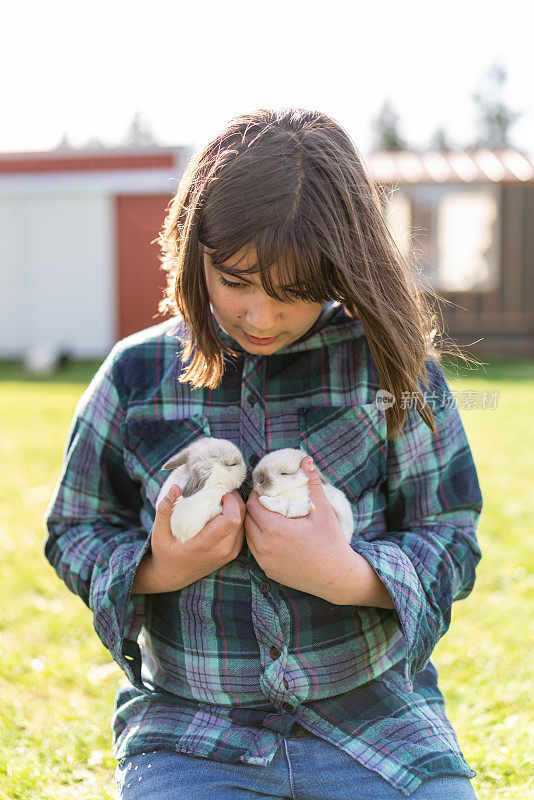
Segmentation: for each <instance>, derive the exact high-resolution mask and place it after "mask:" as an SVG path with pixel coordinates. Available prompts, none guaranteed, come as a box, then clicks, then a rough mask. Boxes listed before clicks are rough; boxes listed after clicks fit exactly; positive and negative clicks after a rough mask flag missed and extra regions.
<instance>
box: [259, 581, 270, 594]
mask: <svg viewBox="0 0 534 800" xmlns="http://www.w3.org/2000/svg"><path fill="white" fill-rule="evenodd" d="M270 588H271V584H270V583H269V581H262V582H261V583H260V592H262V594H267V592H268V591H269V590H270Z"/></svg>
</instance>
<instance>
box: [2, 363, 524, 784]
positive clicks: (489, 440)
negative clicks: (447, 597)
mask: <svg viewBox="0 0 534 800" xmlns="http://www.w3.org/2000/svg"><path fill="white" fill-rule="evenodd" d="M97 366H98V364H96V363H82V364H74V365H71V366H69V367H68V368H67V369H66V370H64V371H63V372H62V373H60V374H59V375H58V376H56V377H55V378H53V379H51V380H45V379H43V380H39V379H35V378H34V379H29V378H26V377H24V376H23V375H22V374H21V373H20V371H19V368H18V367H17V365H15V364H9V363H3V364H0V420H1V421H2V423H1V424H2V433H1V437H0V448H1V456H2V457H1V459H0V469H1V479H0V503H1V508H2V513H1V516H0V542H1V546H2V553H3V555H2V559H1V563H0V603H1V607H2V609H3V613H2V616H1V619H0V684H1V685H2V687H3V701H2V703H1V704H0V715H1V718H0V723H1V724H0V753H1V754H2V755H1V756H0V800H4V798H5V799H6V800H7V798H9V800H14V799H15V798H25V799H26V798H27V799H33V798H35V799H37V798H39V800H60V799H61V798H74V797H76V798H80V800H83V798H91V800H101V799H103V798H114V796H115V791H114V781H113V770H114V767H115V761H114V759H113V756H112V752H111V728H110V719H111V713H112V709H113V699H114V695H115V692H116V690H117V687H118V685H119V683H120V682H122V680H123V677H124V676H123V673H122V671H121V670H120V669H119V667H117V666H116V665H115V664H114V662H112V661H111V658H110V656H109V653H108V652H107V650H105V649H104V647H103V646H102V645H101V643H100V640H99V639H98V637H97V635H96V633H95V632H94V629H93V625H92V618H91V612H90V611H89V609H88V608H86V607H85V606H84V605H83V603H82V601H81V600H80V599H79V598H78V597H76V596H75V595H73V594H71V593H70V592H69V591H68V590H67V589H66V587H65V585H64V584H63V583H62V582H61V581H60V580H59V579H58V578H57V576H56V574H55V572H54V570H53V569H52V568H51V566H50V565H49V564H48V562H47V561H46V560H45V558H44V556H43V552H42V551H43V544H44V540H45V531H44V528H43V524H42V517H43V513H44V510H45V507H46V505H47V502H48V500H49V498H50V495H51V493H52V490H53V488H54V485H55V482H56V480H57V478H58V475H59V471H60V464H61V459H62V454H63V447H64V445H65V440H66V435H67V429H68V426H69V423H70V420H71V417H72V414H73V411H74V408H75V405H76V402H77V400H78V398H79V396H80V394H81V393H82V391H83V389H84V388H85V386H86V385H87V384H88V382H89V380H90V379H91V377H92V375H93V374H94V372H95V370H96V368H97ZM449 374H450V380H451V388H453V389H454V390H457V391H458V392H459V393H460V394H459V400H460V407H461V406H462V403H464V402H467V401H468V399H469V396H468V395H463V394H462V393H463V392H468V391H471V390H472V391H475V392H479V393H481V392H482V391H484V390H487V391H488V392H490V393H491V392H494V391H496V390H497V391H498V392H499V395H498V400H497V407H496V408H495V409H493V410H491V409H480V408H478V409H477V408H463V409H462V410H461V413H462V417H463V420H464V424H465V427H466V430H467V433H468V436H469V440H470V443H471V446H472V449H473V453H474V457H475V462H476V464H477V467H478V470H479V477H480V481H481V484H482V491H483V494H484V498H485V508H484V511H483V515H482V520H481V524H480V528H479V540H480V544H481V547H482V550H483V554H484V557H483V559H482V561H481V563H480V565H479V568H478V578H477V584H476V586H475V589H474V591H473V593H472V594H471V595H470V597H468V598H467V599H466V600H463V601H461V602H459V603H456V604H455V605H454V606H453V615H452V625H451V630H450V631H449V632H448V634H447V635H446V636H445V637H444V638H443V639H442V640H441V641H440V642H439V643H438V645H437V647H436V649H435V651H434V655H433V659H434V661H435V663H436V664H437V666H438V670H439V674H440V686H441V689H442V691H443V693H444V695H445V699H446V703H447V711H448V715H449V717H450V719H451V721H452V722H453V724H454V726H455V729H456V731H457V734H458V739H459V741H460V744H461V746H462V749H463V751H464V754H465V756H466V758H467V761H468V762H469V763H470V765H471V766H472V767H473V769H475V770H476V772H477V773H478V774H477V777H476V778H475V779H474V782H473V783H474V787H475V790H476V792H477V795H478V798H479V800H495V798H498V799H499V800H505V798H517V800H519V799H521V800H526V798H533V797H534V777H533V776H534V713H533V712H534V703H533V699H532V694H533V693H532V663H533V660H534V659H533V653H534V635H533V631H534V619H533V616H534V612H533V603H532V600H533V598H534V586H533V572H534V536H533V535H532V528H531V526H532V520H533V518H534V492H533V490H532V486H533V482H534V441H533V439H534V436H533V427H534V425H533V423H534V414H533V411H534V361H513V362H511V361H510V362H506V361H495V362H492V363H491V365H488V366H486V368H485V371H484V369H478V370H476V371H468V372H463V373H462V375H461V376H458V375H456V374H454V375H453V373H452V372H450V373H449ZM470 397H471V400H472V399H473V397H475V398H477V397H478V400H479V401H480V398H481V395H480V394H479V395H477V396H473V395H471V396H470Z"/></svg>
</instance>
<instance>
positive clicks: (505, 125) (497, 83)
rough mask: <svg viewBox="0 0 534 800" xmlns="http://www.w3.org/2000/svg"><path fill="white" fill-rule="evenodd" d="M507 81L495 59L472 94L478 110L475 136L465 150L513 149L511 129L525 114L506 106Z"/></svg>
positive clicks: (500, 65)
mask: <svg viewBox="0 0 534 800" xmlns="http://www.w3.org/2000/svg"><path fill="white" fill-rule="evenodd" d="M506 80H507V74H506V69H505V67H504V65H503V64H502V63H501V62H500V61H498V60H496V61H494V62H493V63H492V64H491V66H490V68H489V69H488V71H487V73H486V77H485V79H483V82H482V86H481V88H480V89H479V90H478V91H476V92H474V93H473V94H472V98H473V100H474V101H475V104H476V106H477V110H478V121H477V126H478V136H477V137H476V138H475V140H474V141H473V142H472V143H471V144H470V145H468V148H467V149H470V150H471V149H475V148H480V147H487V148H489V149H491V150H497V149H500V148H504V147H512V146H513V145H512V144H511V143H510V128H511V127H512V125H513V124H514V123H515V122H516V120H517V119H518V118H519V117H521V116H522V115H523V113H524V112H523V111H512V109H510V108H509V107H508V106H507V105H506V103H505V101H504V96H503V95H504V85H505V83H506Z"/></svg>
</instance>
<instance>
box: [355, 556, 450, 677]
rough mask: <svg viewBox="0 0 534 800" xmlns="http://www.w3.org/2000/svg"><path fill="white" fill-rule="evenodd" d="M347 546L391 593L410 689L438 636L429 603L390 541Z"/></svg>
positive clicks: (414, 574) (406, 561) (413, 572)
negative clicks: (402, 644)
mask: <svg viewBox="0 0 534 800" xmlns="http://www.w3.org/2000/svg"><path fill="white" fill-rule="evenodd" d="M351 547H352V549H353V550H354V551H355V552H356V553H359V555H361V556H362V557H363V558H365V559H366V561H368V562H369V564H370V565H371V566H372V568H373V569H374V570H375V572H376V573H377V575H378V577H379V578H380V580H381V581H382V583H383V584H384V585H385V587H386V589H387V590H388V592H389V594H390V595H391V599H392V601H393V604H394V606H395V612H396V613H397V616H398V619H399V623H400V627H401V630H402V634H403V636H404V644H405V651H406V658H405V671H404V683H405V686H406V689H407V691H408V692H413V676H414V674H415V673H416V672H418V671H419V670H421V669H424V667H425V666H426V664H427V662H428V660H429V659H430V656H431V654H432V650H433V649H434V645H435V644H436V642H437V639H438V638H439V636H438V635H436V636H434V635H433V634H432V623H431V621H430V619H429V611H430V604H429V602H428V598H427V596H426V594H425V592H424V589H423V586H422V584H421V580H420V578H419V576H418V574H417V571H416V569H415V566H414V563H413V562H412V561H411V560H410V559H409V558H408V556H407V555H406V553H404V551H403V550H401V548H400V547H399V546H398V545H397V544H395V543H394V542H377V541H374V542H355V543H353V544H351Z"/></svg>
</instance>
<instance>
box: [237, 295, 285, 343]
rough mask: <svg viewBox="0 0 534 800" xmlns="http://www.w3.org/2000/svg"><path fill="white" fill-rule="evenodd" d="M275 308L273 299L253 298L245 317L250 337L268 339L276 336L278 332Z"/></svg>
mask: <svg viewBox="0 0 534 800" xmlns="http://www.w3.org/2000/svg"><path fill="white" fill-rule="evenodd" d="M276 306H277V302H276V300H275V299H274V298H273V297H266V298H261V299H259V298H254V301H253V303H252V304H251V305H250V307H249V309H248V311H247V313H246V316H245V318H246V321H247V325H248V326H249V330H248V333H250V334H251V336H258V337H262V336H263V337H265V338H268V337H269V336H274V335H276V333H277V332H278V331H277V329H276V328H277V320H278V313H277V310H276Z"/></svg>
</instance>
